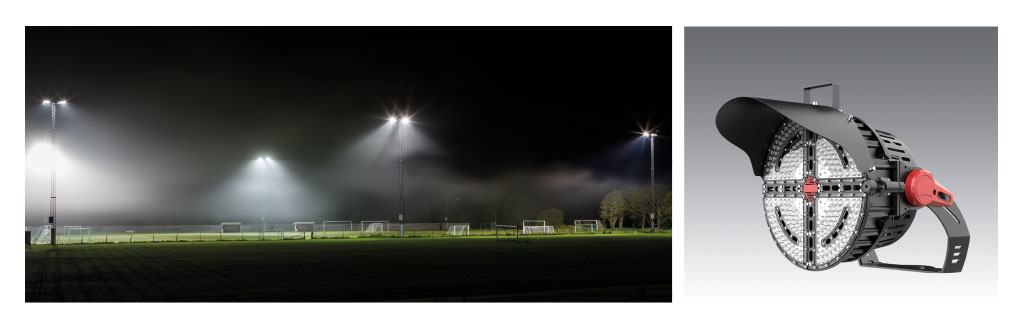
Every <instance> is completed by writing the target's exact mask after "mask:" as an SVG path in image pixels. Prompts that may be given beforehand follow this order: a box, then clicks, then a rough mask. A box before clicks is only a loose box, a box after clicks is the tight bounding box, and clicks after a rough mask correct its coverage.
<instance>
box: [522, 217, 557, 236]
mask: <svg viewBox="0 0 1024 330" xmlns="http://www.w3.org/2000/svg"><path fill="white" fill-rule="evenodd" d="M554 233H555V227H554V226H548V222H547V221H544V220H523V234H526V235H536V234H554Z"/></svg>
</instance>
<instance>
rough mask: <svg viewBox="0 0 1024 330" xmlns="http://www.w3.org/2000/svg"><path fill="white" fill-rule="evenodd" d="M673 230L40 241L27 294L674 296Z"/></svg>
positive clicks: (41, 297)
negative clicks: (520, 239) (524, 237)
mask: <svg viewBox="0 0 1024 330" xmlns="http://www.w3.org/2000/svg"><path fill="white" fill-rule="evenodd" d="M671 241H672V240H671V234H611V235H572V236H562V235H556V236H542V237H532V238H531V239H530V242H529V243H511V242H502V243H497V242H495V239H494V237H493V236H491V237H486V236H482V237H456V238H450V237H435V238H407V239H393V238H380V239H374V238H360V239H321V240H271V241H237V242H236V241H219V242H169V243H141V244H72V245H59V246H57V247H51V246H45V245H42V246H41V245H36V246H34V247H33V251H31V252H26V253H25V300H26V301H671V271H672V267H671V266H672V264H671V263H672V256H671V244H672V242H671Z"/></svg>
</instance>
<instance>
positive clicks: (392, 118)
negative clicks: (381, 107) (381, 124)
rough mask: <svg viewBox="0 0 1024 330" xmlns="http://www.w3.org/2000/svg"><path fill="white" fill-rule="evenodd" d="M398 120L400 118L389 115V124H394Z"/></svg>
mask: <svg viewBox="0 0 1024 330" xmlns="http://www.w3.org/2000/svg"><path fill="white" fill-rule="evenodd" d="M397 122H398V118H395V117H388V124H394V123H397Z"/></svg>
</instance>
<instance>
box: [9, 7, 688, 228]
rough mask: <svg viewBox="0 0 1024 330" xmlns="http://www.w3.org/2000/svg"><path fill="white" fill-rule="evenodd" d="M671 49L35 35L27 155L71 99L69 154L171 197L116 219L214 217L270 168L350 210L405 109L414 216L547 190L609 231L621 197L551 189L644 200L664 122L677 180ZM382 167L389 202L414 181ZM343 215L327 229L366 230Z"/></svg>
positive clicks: (622, 43)
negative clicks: (345, 198) (601, 204)
mask: <svg viewBox="0 0 1024 330" xmlns="http://www.w3.org/2000/svg"><path fill="white" fill-rule="evenodd" d="M671 33H672V31H671V28H667V27H643V28H638V27H628V28H497V27H492V28H440V27H439V28H380V27H361V28H327V27H303V28H299V27H275V28H256V27H245V28H204V27H192V28H159V27H152V28H124V27H119V28H104V27H90V28H80V27H28V28H26V147H27V148H30V147H31V146H32V145H33V144H35V143H37V142H45V138H46V137H47V134H48V131H47V128H48V125H49V115H48V112H47V111H45V110H44V109H42V108H41V107H40V105H39V100H40V99H42V98H46V97H55V96H57V97H62V96H64V97H69V98H70V101H71V103H72V105H71V107H70V111H63V110H62V112H61V113H59V114H58V126H59V133H58V134H59V136H58V147H59V148H60V149H61V150H62V153H63V154H66V155H69V156H70V157H72V158H75V159H76V160H77V161H79V162H82V163H89V164H92V165H93V168H95V169H106V170H107V172H112V173H109V176H110V177H113V178H116V180H119V182H125V184H128V183H130V182H141V185H142V186H143V188H139V189H141V190H143V191H157V192H159V193H156V194H154V197H153V198H157V199H159V200H160V202H159V203H158V204H160V205H161V207H160V208H158V209H159V210H157V209H148V211H147V212H143V211H139V209H136V208H135V207H133V206H127V205H121V204H119V203H117V202H110V203H106V204H103V205H108V207H109V208H112V209H119V210H121V211H120V212H114V211H110V212H108V213H110V214H114V213H117V214H120V217H122V218H124V217H133V216H135V215H137V214H136V213H159V212H164V213H168V212H169V214H174V215H175V216H177V215H183V214H190V216H199V217H203V215H196V214H193V213H195V212H192V211H194V210H192V209H194V208H195V207H193V205H192V204H195V203H197V200H198V199H200V197H198V196H203V194H205V193H213V192H214V191H218V190H217V189H219V188H218V187H220V186H223V185H224V184H225V180H224V179H223V178H225V177H231V176H232V175H235V174H237V173H238V172H239V171H240V169H241V168H242V167H243V166H244V164H245V163H244V162H245V161H247V160H251V159H253V158H255V157H257V155H259V154H261V153H267V154H271V155H272V156H273V158H275V159H277V160H280V161H281V162H282V164H286V165H287V167H288V173H289V175H290V176H291V179H290V180H293V181H294V182H296V183H295V185H297V186H302V187H306V188H307V190H308V191H309V192H310V194H311V195H315V196H318V198H319V199H317V200H319V201H321V203H330V204H337V203H339V202H338V201H337V199H339V198H341V197H332V194H338V193H339V191H341V190H345V191H350V190H346V189H345V188H339V187H338V185H342V186H344V185H345V180H341V179H338V180H335V179H337V178H334V179H327V178H326V176H327V174H326V173H331V172H332V171H333V170H332V168H334V167H337V166H344V163H345V161H346V159H351V157H370V156H368V155H366V154H358V153H356V152H355V151H352V150H353V148H354V146H357V145H360V143H363V144H365V143H367V142H366V139H367V137H368V136H371V135H373V134H374V132H379V131H380V129H381V127H382V126H383V125H384V122H385V121H384V118H386V116H387V112H388V111H395V110H399V111H403V112H407V113H409V114H412V115H413V120H414V121H415V123H414V125H413V127H411V128H410V129H408V130H407V131H406V132H407V134H406V136H405V138H406V142H407V144H406V147H407V148H406V160H407V162H406V165H407V172H406V184H407V186H406V193H407V199H408V200H409V201H408V202H407V203H410V204H413V205H412V206H414V207H415V206H416V205H415V204H416V202H414V200H416V199H417V198H419V199H420V200H424V199H425V198H422V197H423V196H420V195H418V194H428V195H429V194H431V192H432V191H433V192H437V191H440V190H439V189H454V190H458V188H457V187H456V188H452V187H451V186H457V185H459V184H465V185H474V186H488V187H492V188H493V189H497V190H501V189H503V187H502V184H503V182H509V181H518V182H520V183H522V182H523V179H522V178H533V179H535V180H537V182H534V185H533V188H526V190H531V189H532V190H534V191H531V192H530V193H532V194H537V195H538V198H540V199H542V200H544V201H545V202H546V204H551V205H545V207H557V208H560V209H563V210H566V213H567V214H566V215H567V217H592V216H596V210H597V204H596V201H593V199H594V197H593V196H594V195H603V194H604V193H605V192H606V191H579V192H578V193H579V194H583V195H586V196H587V197H586V198H582V199H580V198H574V197H572V196H566V198H565V199H563V200H559V198H557V197H556V198H555V200H551V199H546V198H543V196H545V194H548V195H556V196H561V195H565V194H572V192H571V190H570V192H565V191H564V188H565V187H564V185H563V187H562V188H558V187H553V188H552V189H553V190H552V189H547V188H548V187H546V186H545V183H544V180H545V179H544V178H564V179H567V180H576V179H578V180H591V181H600V182H603V185H601V186H600V187H601V188H602V189H603V188H606V187H609V186H610V187H622V188H625V187H627V186H630V185H637V184H643V183H644V182H646V181H645V180H646V179H647V175H648V173H647V171H646V169H647V166H648V163H647V158H646V157H649V156H648V155H647V154H646V150H645V145H642V144H638V142H637V141H638V139H637V136H636V134H635V133H634V132H636V131H638V130H639V127H638V124H644V125H646V124H647V123H650V124H651V125H658V126H659V127H658V129H659V130H660V134H661V135H663V136H665V137H666V138H662V139H660V140H659V141H658V142H657V143H658V146H657V148H658V149H657V152H656V156H657V161H656V166H657V167H658V168H659V171H658V173H657V176H658V179H657V180H658V181H659V182H660V183H666V184H667V183H669V182H670V181H671V173H670V171H671V170H670V162H671V145H670V143H671V142H670V141H671V138H670V136H671V135H672V132H671V127H670V122H671V117H670V116H671ZM387 145H388V146H390V145H393V143H388V144H387ZM383 146H384V145H381V146H380V147H382V148H383ZM364 149H365V148H364ZM376 157H377V158H376V162H375V163H373V164H374V166H371V167H368V169H369V170H373V171H383V172H386V173H387V174H388V175H390V177H391V178H392V179H386V180H382V181H381V182H377V183H376V184H370V185H377V186H381V187H383V188H381V189H385V188H386V189H390V191H387V192H386V193H385V192H382V195H389V194H391V193H393V192H395V191H396V190H397V182H396V179H393V177H394V175H393V173H392V172H391V171H392V170H393V169H391V168H390V167H389V166H383V165H390V164H392V163H394V162H397V160H395V159H392V158H390V155H389V154H388V155H376ZM27 166H31V165H30V164H27ZM417 167H419V168H417ZM337 172H338V173H340V172H343V171H342V170H338V171H337ZM580 173H584V174H583V175H578V174H580ZM417 175H419V177H417ZM440 176H443V177H440ZM382 178H387V177H386V176H382ZM67 180H68V181H71V182H69V183H67V184H68V185H72V184H74V183H72V182H74V179H73V178H69V179H67ZM97 180H98V179H97ZM61 182H63V181H61ZM441 182H446V183H445V184H444V185H446V186H448V188H443V187H438V184H440V183H441ZM103 183H104V182H103V181H95V182H92V183H90V184H91V185H93V186H95V185H96V184H99V185H100V186H103V185H104V184H103ZM32 184H34V182H33V181H32V179H31V178H27V179H26V185H32ZM43 184H45V182H44V183H43ZM82 184H83V185H86V184H85V183H82ZM568 186H575V187H581V188H580V189H587V190H596V189H597V188H594V187H597V186H594V187H592V188H585V187H588V186H586V185H573V184H569V185H568ZM47 188H48V187H47ZM71 189H72V190H71V192H68V193H67V194H71V195H72V196H66V197H64V198H68V199H73V197H74V195H73V194H74V192H77V193H80V194H82V193H88V192H89V191H90V189H94V190H93V193H90V195H93V197H94V198H98V196H103V197H107V198H108V199H117V195H119V194H120V193H119V192H117V191H107V190H102V189H100V187H93V188H84V187H78V188H77V189H76V188H75V187H72V188H71ZM96 189H98V190H96ZM386 189H385V190H386ZM558 189H563V190H559V191H558V192H555V190H558ZM30 190H31V189H30V188H29V187H26V191H27V192H29V191H30ZM545 190H549V191H546V192H545ZM350 192H351V191H350ZM47 193H48V192H47ZM390 197H391V196H389V198H390ZM26 198H29V199H31V198H33V196H27V197H26ZM382 198H383V197H382ZM44 199H45V196H44ZM59 200H63V199H59ZM150 202H152V201H150ZM68 203H73V202H71V201H69V202H68ZM140 203H141V202H140ZM380 203H384V202H383V201H380V202H379V203H378V204H380ZM390 203H391V204H395V203H394V202H390ZM143 204H144V203H143ZM168 204H171V205H175V206H174V207H170V206H168ZM384 204H386V203H384ZM31 205H32V204H31V203H30V202H29V201H27V202H26V217H27V218H29V219H27V220H33V221H34V219H35V218H36V217H37V215H35V214H29V213H32V207H30V206H31ZM363 205H364V207H370V206H368V205H376V204H373V203H369V204H363ZM69 207H70V206H69ZM353 207H356V206H352V205H349V206H347V207H346V208H347V209H352V208H353ZM379 207H384V208H393V207H394V205H380V206H379ZM407 207H410V205H407ZM420 207H421V208H422V207H423V206H422V205H420ZM93 208H101V207H100V206H93ZM340 209H341V208H340V207H329V208H327V209H324V210H319V211H317V212H313V213H311V214H315V215H317V216H323V217H339V216H340V217H345V216H349V215H351V214H353V213H351V211H340ZM160 210H162V211H160ZM43 211H45V209H44V210H43ZM92 211H93V212H95V213H96V214H103V213H104V211H102V210H99V209H94V210H92ZM424 212H426V211H424ZM200 213H202V212H200ZM357 213H358V214H369V215H373V216H376V214H377V212H376V211H360V212H357ZM384 213H386V214H390V213H393V212H390V211H388V212H384ZM69 216H71V215H69ZM207 216H209V215H207ZM410 216H411V217H414V218H415V216H416V214H412V213H410ZM433 216H434V215H430V216H428V215H426V214H422V215H420V218H429V217H433ZM167 217H170V215H168V216H167ZM167 217H163V218H167ZM142 218H161V217H160V216H154V215H152V214H151V216H142ZM83 221H84V220H83Z"/></svg>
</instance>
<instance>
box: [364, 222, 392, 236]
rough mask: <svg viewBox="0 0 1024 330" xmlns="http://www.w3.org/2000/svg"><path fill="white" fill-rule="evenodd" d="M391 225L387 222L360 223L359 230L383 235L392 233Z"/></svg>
mask: <svg viewBox="0 0 1024 330" xmlns="http://www.w3.org/2000/svg"><path fill="white" fill-rule="evenodd" d="M390 227H391V224H390V223H389V222H387V221H360V222H359V229H360V231H362V232H364V233H373V234H383V233H384V232H386V231H391V228H390Z"/></svg>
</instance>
